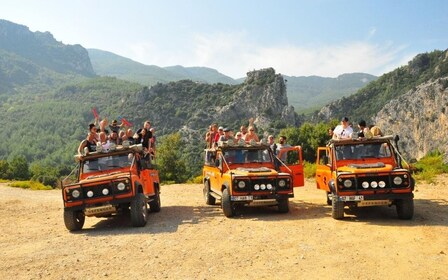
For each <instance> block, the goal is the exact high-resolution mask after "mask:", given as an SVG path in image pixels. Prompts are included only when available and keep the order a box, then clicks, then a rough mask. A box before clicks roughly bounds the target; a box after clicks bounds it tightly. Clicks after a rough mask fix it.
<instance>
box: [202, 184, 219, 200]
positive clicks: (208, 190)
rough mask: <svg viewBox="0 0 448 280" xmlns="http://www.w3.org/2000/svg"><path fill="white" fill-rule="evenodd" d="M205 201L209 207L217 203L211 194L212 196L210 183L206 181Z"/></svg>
mask: <svg viewBox="0 0 448 280" xmlns="http://www.w3.org/2000/svg"><path fill="white" fill-rule="evenodd" d="M203 192H204V199H205V204H207V205H215V203H216V198H214V197H213V196H212V195H211V194H210V182H209V181H205V182H204V190H203Z"/></svg>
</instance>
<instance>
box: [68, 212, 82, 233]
mask: <svg viewBox="0 0 448 280" xmlns="http://www.w3.org/2000/svg"><path fill="white" fill-rule="evenodd" d="M85 219H86V216H84V213H83V212H82V211H80V210H78V211H74V210H70V209H64V224H65V227H66V228H67V229H68V230H69V231H77V230H81V229H82V227H83V226H84V221H85Z"/></svg>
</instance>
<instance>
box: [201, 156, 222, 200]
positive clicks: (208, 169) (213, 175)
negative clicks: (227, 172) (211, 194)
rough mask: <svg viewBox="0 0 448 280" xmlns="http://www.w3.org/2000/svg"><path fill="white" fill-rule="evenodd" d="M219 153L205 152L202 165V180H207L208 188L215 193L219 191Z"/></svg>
mask: <svg viewBox="0 0 448 280" xmlns="http://www.w3.org/2000/svg"><path fill="white" fill-rule="evenodd" d="M219 157H220V153H219V152H218V151H210V150H207V151H206V154H205V164H204V174H203V175H204V178H208V180H209V182H210V188H211V189H213V190H214V191H215V192H216V191H217V190H218V191H220V187H219V186H220V180H219V179H220V177H221V170H220V168H219V167H220V164H221V160H220V158H219Z"/></svg>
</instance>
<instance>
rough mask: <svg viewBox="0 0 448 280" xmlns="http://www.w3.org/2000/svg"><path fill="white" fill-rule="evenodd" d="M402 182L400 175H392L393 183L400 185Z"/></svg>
mask: <svg viewBox="0 0 448 280" xmlns="http://www.w3.org/2000/svg"><path fill="white" fill-rule="evenodd" d="M402 183H403V179H401V177H400V176H396V177H394V184H395V185H401V184H402Z"/></svg>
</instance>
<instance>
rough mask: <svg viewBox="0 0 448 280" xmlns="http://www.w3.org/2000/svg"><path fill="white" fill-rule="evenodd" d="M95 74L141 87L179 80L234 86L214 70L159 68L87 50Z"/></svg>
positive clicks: (233, 81) (177, 67) (107, 53)
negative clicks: (136, 83) (134, 83)
mask: <svg viewBox="0 0 448 280" xmlns="http://www.w3.org/2000/svg"><path fill="white" fill-rule="evenodd" d="M88 52H89V56H90V60H91V62H92V66H93V69H94V71H95V73H97V74H98V75H101V76H112V77H117V78H119V79H123V80H127V81H132V82H138V83H141V84H143V85H149V86H151V85H155V84H156V83H167V82H173V81H180V80H192V81H197V82H204V83H223V84H236V83H237V82H236V81H235V80H233V79H232V78H230V77H228V76H225V75H223V74H221V73H219V72H218V71H216V70H215V69H211V68H206V67H183V66H170V67H164V68H162V67H159V66H155V65H145V64H142V63H139V62H136V61H133V60H131V59H129V58H126V57H122V56H119V55H116V54H114V53H111V52H107V51H102V50H98V49H88Z"/></svg>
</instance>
